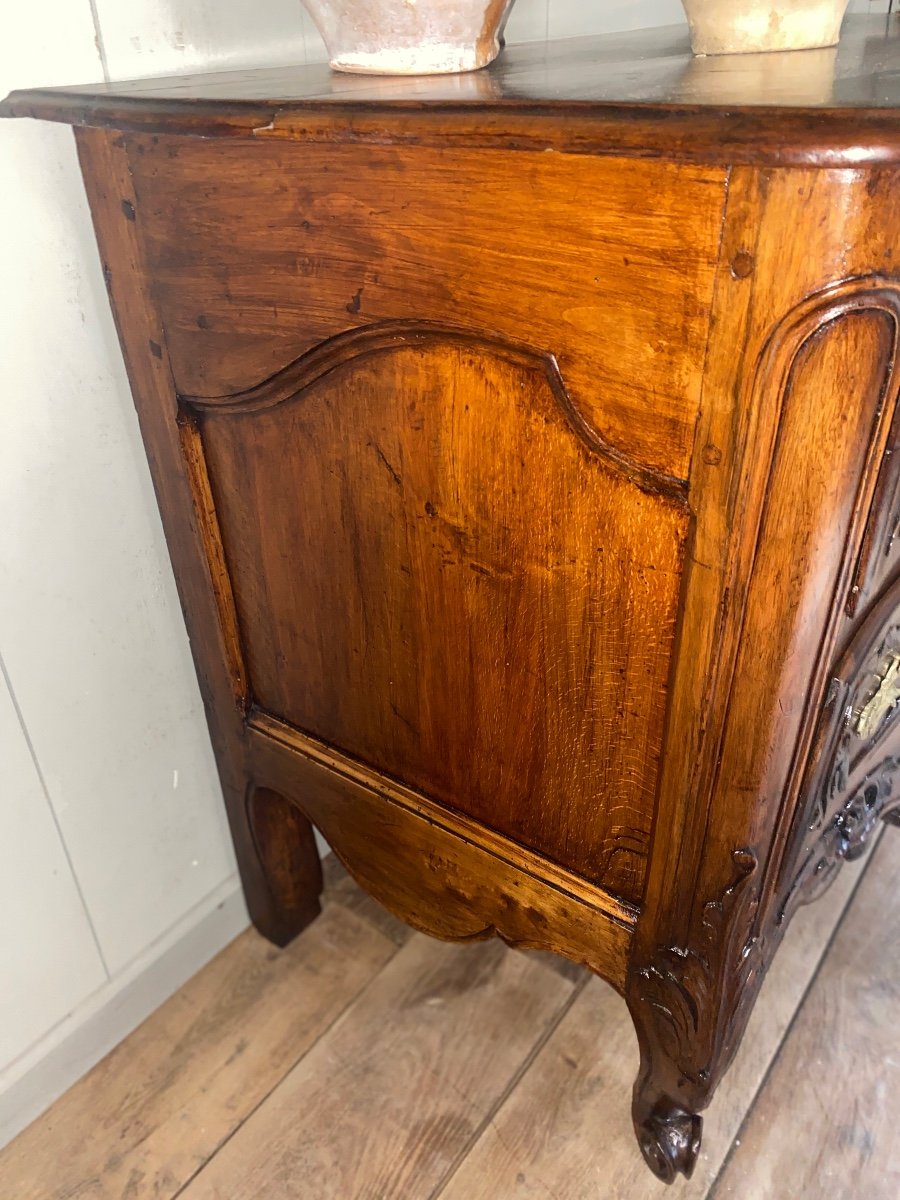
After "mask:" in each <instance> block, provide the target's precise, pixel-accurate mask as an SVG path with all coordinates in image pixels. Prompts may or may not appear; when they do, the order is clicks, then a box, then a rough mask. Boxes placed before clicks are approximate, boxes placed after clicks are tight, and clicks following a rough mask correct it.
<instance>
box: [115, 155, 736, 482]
mask: <svg viewBox="0 0 900 1200" xmlns="http://www.w3.org/2000/svg"><path fill="white" fill-rule="evenodd" d="M125 144H126V146H127V151H128V158H129V169H130V172H131V176H132V185H133V187H134V189H135V194H136V197H137V199H136V204H135V219H136V221H137V223H138V225H139V227H140V231H141V236H142V238H143V240H144V245H145V247H146V251H145V252H146V255H147V267H148V270H149V272H150V273H151V275H152V278H153V292H154V296H155V298H156V300H157V303H158V306H159V312H160V318H161V320H162V321H163V323H164V325H165V328H166V336H167V342H168V350H169V355H170V357H171V361H172V369H173V374H174V378H175V383H176V386H177V388H178V390H179V391H180V392H181V393H182V394H186V395H200V396H218V395H225V394H233V393H235V392H240V391H242V390H244V389H247V388H253V387H254V386H255V385H257V384H259V383H260V382H261V381H262V380H264V379H267V378H268V377H269V376H271V375H273V374H274V373H275V372H277V371H279V370H281V369H282V368H285V367H287V366H288V365H289V364H290V363H292V362H293V361H294V360H296V359H297V358H299V357H300V355H301V354H303V353H304V352H305V351H309V350H311V349H313V348H318V353H319V355H320V356H321V355H322V353H323V350H324V345H323V344H325V343H327V339H328V338H330V337H333V336H335V335H336V334H341V333H345V332H346V331H348V330H351V329H358V328H362V329H368V330H371V328H372V326H373V325H377V324H378V323H379V322H382V321H407V322H410V332H412V333H415V332H416V326H417V325H418V324H419V323H420V322H424V323H426V326H427V324H428V323H432V324H433V323H435V322H437V323H440V324H442V325H445V326H448V327H450V328H451V329H458V330H459V331H460V333H461V334H462V335H465V334H466V333H469V334H470V335H471V336H472V341H473V349H474V347H475V346H477V345H478V343H479V342H481V344H483V343H484V341H485V340H489V339H490V337H491V335H493V336H494V337H497V336H498V335H499V337H500V338H502V339H503V340H505V341H506V342H508V343H512V344H514V345H517V346H520V347H522V348H523V349H524V350H525V351H526V352H529V353H530V354H531V355H532V356H537V355H543V356H544V357H547V356H552V358H553V360H555V361H554V363H553V370H554V371H556V370H558V372H559V375H560V377H561V378H560V383H559V386H560V387H561V388H564V389H565V390H566V392H567V393H568V395H569V397H570V401H571V404H572V406H573V408H574V409H575V411H576V412H577V413H578V414H579V415H580V416H581V417H582V418H583V419H584V420H585V421H586V422H587V423H588V425H590V426H591V428H592V429H594V430H595V431H596V433H597V435H598V437H599V439H600V440H602V442H603V443H604V444H605V445H607V446H609V447H610V448H611V449H612V450H614V451H617V452H618V453H619V454H620V455H621V456H622V457H623V458H624V460H625V461H626V462H627V463H632V464H634V465H635V466H636V467H637V468H644V469H645V470H647V471H649V472H655V473H656V474H657V475H660V476H662V477H663V478H662V479H661V480H660V483H661V484H662V485H665V484H666V483H667V482H669V481H670V480H671V479H675V480H677V479H684V478H686V476H687V473H688V462H689V457H690V449H691V441H692V437H693V428H694V422H695V420H696V416H697V408H698V404H699V395H700V381H701V376H702V366H703V356H704V349H705V345H706V333H707V324H708V320H709V303H710V295H711V290H712V279H713V273H714V269H715V256H716V250H717V247H718V237H719V230H720V226H721V215H722V208H723V204H724V183H725V171H724V170H723V169H722V168H714V167H692V166H677V165H670V164H667V163H645V162H641V161H638V160H629V159H625V160H616V159H612V160H611V159H606V158H591V157H583V156H567V157H563V158H559V157H558V156H555V155H547V154H543V153H529V152H524V151H508V152H505V153H504V152H500V151H498V152H496V153H492V154H489V155H485V154H484V153H483V152H481V151H478V150H469V151H466V150H462V149H460V150H455V151H452V152H451V151H448V150H439V149H431V148H426V147H416V148H413V149H410V150H406V149H403V148H400V147H394V146H385V147H381V148H377V147H372V148H370V149H368V150H367V151H366V152H365V157H364V165H363V160H361V158H360V153H361V152H360V150H359V149H358V148H355V147H333V146H314V145H307V144H304V145H301V146H298V145H295V144H293V143H290V142H268V143H262V142H255V143H248V142H245V141H227V142H220V141H211V142H204V141H195V140H189V141H185V139H184V138H177V137H176V138H166V137H161V138H150V137H139V136H129V137H127V138H126V139H125ZM248 156H249V161H252V162H253V164H254V167H253V170H252V171H250V172H248V171H247V169H246V164H247V162H248ZM236 180H238V181H240V182H239V186H235V181H236ZM273 180H277V186H274V187H273V186H272V181H273ZM175 181H177V185H176V183H175ZM648 191H652V192H653V195H654V202H653V205H652V207H650V208H647V207H646V206H644V205H642V204H641V201H642V199H643V197H645V196H646V195H647V194H648ZM573 197H576V198H577V197H580V198H581V199H580V201H579V200H577V199H574V200H573ZM500 283H502V289H501V293H500V294H498V284H500ZM351 346H352V343H351V344H350V346H348V347H347V348H348V349H349V348H350V347H351ZM339 348H340V347H337V348H336V350H337V349H339ZM354 348H355V347H354ZM337 358H338V355H337V353H335V354H334V355H333V356H332V358H331V360H330V361H328V365H329V366H331V367H333V366H335V365H336V362H335V360H336V359H337ZM317 365H318V364H317ZM321 365H323V366H324V363H323V364H321ZM384 369H387V367H386V363H385V361H384V359H383V360H382V361H381V362H380V363H379V364H378V367H373V370H384ZM387 384H388V380H387V379H386V380H385V381H384V386H386V385H387ZM515 386H517V384H516V385H515ZM648 395H649V396H652V398H653V403H652V405H649V406H648V404H647V397H648ZM497 427H498V429H502V428H503V424H502V420H501V421H500V422H499V423H498V426H497ZM667 477H668V478H667ZM651 481H652V477H651Z"/></svg>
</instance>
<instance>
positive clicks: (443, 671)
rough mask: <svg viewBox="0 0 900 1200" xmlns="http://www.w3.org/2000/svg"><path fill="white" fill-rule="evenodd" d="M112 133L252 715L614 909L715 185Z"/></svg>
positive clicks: (527, 161) (690, 414)
mask: <svg viewBox="0 0 900 1200" xmlns="http://www.w3.org/2000/svg"><path fill="white" fill-rule="evenodd" d="M129 144H130V154H131V161H132V168H133V177H134V183H135V193H136V197H137V204H136V206H135V214H134V217H135V221H136V223H137V230H138V233H139V235H140V236H141V238H142V240H143V241H144V244H145V247H146V252H147V257H148V260H149V262H150V263H151V264H152V276H153V281H154V282H153V287H154V289H155V293H156V298H157V303H158V306H159V309H160V312H161V314H162V317H163V320H164V323H165V327H166V340H167V348H168V350H169V353H170V355H171V357H172V362H173V370H174V372H175V377H176V384H177V386H178V388H179V390H180V392H181V393H182V408H183V413H184V421H185V425H184V428H185V431H186V433H185V436H186V437H187V439H188V441H189V443H190V449H189V456H190V457H191V459H192V461H193V462H194V464H195V487H196V488H197V489H198V492H199V493H202V494H205V495H208V496H209V497H210V501H211V505H212V508H213V510H214V523H215V526H216V536H217V537H218V538H220V539H221V561H222V563H223V565H224V569H225V571H226V573H227V577H228V581H229V587H230V591H231V593H232V595H233V602H234V612H235V616H236V630H237V633H238V638H239V642H240V649H241V654H242V658H243V662H242V669H243V670H245V671H246V678H247V680H248V694H249V698H250V700H251V702H252V703H253V704H255V705H256V706H257V707H258V708H259V709H261V710H262V711H264V712H266V713H269V714H270V715H272V716H273V717H276V718H278V719H279V720H282V721H284V722H287V723H288V724H290V725H292V726H294V727H295V728H297V729H299V730H301V731H303V732H304V733H307V734H309V735H311V736H313V737H314V738H316V739H317V740H319V741H321V742H323V743H325V744H327V745H331V746H334V747H336V748H337V749H339V750H340V751H342V752H344V753H346V754H349V755H351V756H352V757H354V758H355V759H357V760H358V761H360V762H362V763H365V764H367V765H369V766H371V767H374V768H375V769H376V770H379V771H381V772H383V773H384V774H385V775H387V776H389V777H392V778H394V779H396V780H399V781H401V782H403V783H404V784H407V785H409V786H411V787H413V788H416V789H418V790H419V791H420V792H422V793H423V794H424V795H425V796H427V797H429V798H431V799H433V800H436V801H437V802H439V803H440V804H443V805H445V806H446V807H447V808H449V809H453V810H456V811H458V812H460V813H462V814H465V815H466V816H468V817H471V818H474V819H475V820H477V821H479V822H481V823H483V825H484V826H486V827H488V828H490V829H493V830H496V831H498V832H500V833H501V834H504V835H506V836H509V837H510V838H512V839H513V840H514V841H516V842H518V843H520V844H521V845H523V846H525V847H528V848H530V849H532V850H534V851H536V852H537V853H538V854H541V855H544V856H545V857H547V858H549V859H550V860H552V861H554V862H556V863H559V864H560V865H562V866H563V867H566V868H568V869H570V870H572V871H574V872H576V873H577V874H578V875H580V876H581V877H583V878H584V879H587V880H590V881H592V882H594V883H596V884H599V885H601V886H602V887H603V888H604V889H605V890H607V891H609V892H611V893H613V894H615V895H617V896H619V897H621V898H623V899H625V900H627V901H631V902H634V903H638V902H639V901H640V898H641V894H642V889H643V879H644V869H645V860H646V855H647V847H648V843H649V837H650V831H651V828H652V823H653V814H654V805H655V791H656V779H657V772H658V767H659V757H660V746H661V739H662V728H663V720H664V714H665V707H666V697H667V680H668V675H669V670H670V662H671V655H672V648H673V644H674V637H675V629H676V624H677V612H678V602H679V596H680V590H681V573H682V563H683V559H684V554H685V548H686V545H687V540H688V536H689V529H690V511H689V507H688V504H687V499H686V494H685V491H686V489H685V487H684V485H683V483H681V482H680V479H681V477H683V476H684V475H685V474H686V469H687V461H688V456H689V447H690V442H691V438H692V436H693V424H694V422H695V420H696V412H697V403H698V394H699V380H700V374H701V368H702V354H703V346H704V344H705V337H706V325H707V321H708V315H709V304H710V295H711V280H712V270H713V268H712V262H713V259H714V257H715V252H716V244H715V239H716V237H717V227H718V221H719V217H720V212H721V204H722V195H723V189H722V174H721V172H717V171H715V170H709V169H703V170H700V169H689V170H687V171H684V172H682V171H680V170H679V169H677V168H675V167H670V166H667V165H664V164H655V165H653V164H642V163H626V162H619V163H610V162H606V161H602V160H582V159H577V158H566V157H565V156H554V158H553V161H552V162H551V161H550V159H549V158H548V156H535V155H532V154H529V153H521V154H507V153H496V154H495V153H479V154H469V153H463V152H454V154H446V155H445V154H441V153H439V152H437V151H435V150H433V149H425V148H420V149H415V150H404V151H402V152H401V151H399V150H395V149H391V148H388V149H382V148H372V147H367V148H365V149H364V150H362V149H350V148H341V147H332V148H330V149H329V150H328V152H327V154H325V153H324V151H323V148H322V147H316V146H297V145H294V146H272V145H271V144H267V145H259V144H248V143H233V144H232V143H227V144H223V143H220V144H218V145H217V146H216V147H215V162H213V161H212V159H211V158H210V154H211V151H210V149H209V147H207V146H206V145H205V144H204V143H203V142H200V141H197V140H194V139H149V138H136V139H131V140H130V143H129ZM503 189H505V192H503ZM501 192H502V193H503V195H504V196H505V200H504V204H501V203H500V196H501ZM639 195H640V196H642V197H643V199H642V200H641V204H640V207H639V208H637V210H635V207H634V206H635V203H636V202H637V198H638V196H639ZM649 195H653V196H655V197H656V200H655V201H654V204H653V205H649V204H648V203H647V202H646V197H647V196H649ZM579 196H581V197H583V198H584V202H582V201H581V200H579ZM628 196H630V197H631V201H630V202H629V201H628V199H627V197H628ZM588 197H590V202H589V203H588ZM628 203H631V205H632V213H631V218H630V222H629V223H628V227H627V228H626V227H625V225H623V222H625V221H626V213H625V206H626V205H627V204H628ZM504 207H505V210H506V220H505V221H500V220H499V219H498V214H499V213H500V211H501V209H503V208H504ZM511 213H514V214H515V218H516V219H515V220H514V221H513V223H512V227H510V223H509V216H510V214H511ZM501 226H503V227H501ZM273 367H277V368H278V369H277V370H275V372H274V374H273V373H272V368H273Z"/></svg>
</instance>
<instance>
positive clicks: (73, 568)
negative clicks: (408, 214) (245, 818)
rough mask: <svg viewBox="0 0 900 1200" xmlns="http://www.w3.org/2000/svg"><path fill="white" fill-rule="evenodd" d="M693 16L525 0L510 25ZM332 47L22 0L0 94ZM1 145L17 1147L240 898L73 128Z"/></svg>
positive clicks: (565, 29) (8, 980)
mask: <svg viewBox="0 0 900 1200" xmlns="http://www.w3.org/2000/svg"><path fill="white" fill-rule="evenodd" d="M856 7H857V8H862V9H864V10H869V11H874V10H886V8H887V0H878V3H873V4H868V3H866V0H857V3H856ZM681 20H682V10H681V7H680V3H679V0H605V2H596V3H592V4H585V3H584V2H583V0H518V3H517V6H516V8H515V10H514V12H513V16H512V19H511V20H510V23H509V26H508V30H507V38H508V40H509V41H511V42H512V41H517V40H519V41H526V40H534V39H540V38H543V37H545V36H548V35H549V36H551V37H568V36H576V35H578V34H582V33H596V32H604V31H612V30H619V29H628V28H637V27H641V26H644V25H658V24H667V23H670V22H676V21H681ZM323 57H324V48H323V46H322V43H321V41H320V39H319V37H318V35H317V33H316V31H315V29H314V27H313V25H312V22H311V21H310V20H309V18H308V16H307V15H306V13H305V10H304V9H303V8H302V5H301V3H300V0H29V3H28V4H22V5H16V6H12V5H6V6H4V15H3V39H2V42H0V93H2V92H5V91H6V90H8V89H11V88H13V87H24V86H29V85H37V84H54V83H77V82H90V81H91V80H95V79H100V78H103V77H104V76H105V77H106V78H109V79H122V78H130V77H134V76H139V75H152V74H162V73H169V72H176V71H184V70H196V69H198V68H201V69H215V68H216V67H217V66H221V65H226V64H227V65H237V64H251V65H252V64H261V63H286V62H303V61H314V60H320V59H322V58H323ZM0 164H2V165H0V171H2V181H3V186H2V187H0V331H2V333H0V348H2V361H3V364H4V378H5V380H6V384H5V387H4V390H3V394H2V398H0V404H2V414H3V415H2V437H0V513H2V518H0V656H2V664H3V670H2V673H0V772H2V774H0V914H2V916H0V922H2V923H0V1143H2V1142H3V1141H4V1140H5V1138H7V1137H9V1136H12V1134H13V1133H15V1132H16V1130H17V1129H18V1128H21V1127H22V1126H23V1125H24V1124H26V1123H27V1121H28V1120H30V1119H31V1118H32V1117H33V1116H34V1115H36V1114H37V1113H38V1112H39V1111H40V1110H41V1109H42V1108H43V1107H44V1106H45V1105H46V1104H48V1103H49V1102H50V1101H51V1100H52V1099H53V1098H54V1096H55V1095H57V1094H58V1093H59V1092H60V1091H61V1090H63V1089H64V1088H65V1087H66V1086H68V1085H69V1084H70V1083H71V1082H72V1081H73V1080H74V1079H75V1078H76V1077H77V1076H78V1074H80V1073H81V1072H82V1071H83V1070H86V1069H87V1068H88V1067H89V1066H90V1065H91V1063H92V1062H93V1061H96V1059H97V1058H98V1057H100V1055H102V1054H103V1053H105V1051H106V1050H107V1049H109V1048H110V1047H111V1046H112V1045H114V1044H115V1042H116V1041H117V1040H119V1038H121V1037H122V1036H124V1034H125V1033H126V1032H127V1031H128V1030H129V1029H130V1028H132V1027H133V1026H134V1025H135V1024H136V1023H137V1022H138V1021H140V1020H141V1019H142V1018H143V1016H145V1015H146V1013H147V1012H149V1011H150V1010H151V1009H152V1008H153V1007H155V1005H156V1004H158V1003H160V1002H161V1001H162V1000H163V999H164V998H165V996H166V995H167V994H169V993H170V992H171V991H172V990H174V989H175V988H176V987H178V986H179V984H180V983H181V982H182V981H183V980H184V979H185V978H186V977H187V976H188V975H189V974H191V973H192V972H193V971H194V970H196V969H197V968H198V967H199V966H200V965H201V964H202V962H203V961H205V959H206V958H208V957H209V956H210V955H211V954H213V953H215V951H216V950H217V949H219V947H220V946H221V945H223V944H224V943H225V942H226V941H227V940H228V939H229V938H230V937H232V936H233V935H234V934H235V933H236V932H237V931H238V930H239V929H240V928H241V927H242V926H243V924H244V923H245V921H246V916H245V913H244V909H243V905H242V903H241V900H240V896H239V893H238V887H237V878H236V875H235V868H234V861H233V857H232V852H231V847H230V843H229V840H228V836H227V831H226V826H225V820H224V815H223V811H222V806H221V798H220V795H219V789H218V785H217V781H216V776H215V768H214V764H213V761H212V755H211V752H210V748H209V741H208V737H207V733H206V727H205V724H204V721H203V714H202V709H201V704H200V697H199V693H198V689H197V684H196V680H195V678H194V673H193V667H192V664H191V661H190V655H189V651H188V644H187V638H186V635H185V630H184V625H183V622H182V618H181V613H180V610H179V607H178V602H177V598H176V594H175V588H174V582H173V579H172V573H171V569H170V566H169V561H168V556H167V554H166V550H165V545H164V542H163V537H162V530H161V527H160V523H159V518H158V516H157V513H156V508H155V504H154V501H153V496H152V490H151V487H150V480H149V475H148V472H147V467H146V464H145V461H144V455H143V451H142V448H141V445H140V439H139V435H138V430H137V423H136V419H135V416H134V412H133V408H132V404H131V399H130V395H129V392H128V386H127V382H126V379H125V374H124V370H123V367H122V362H121V358H120V354H119V350H118V346H117V343H116V339H115V334H114V331H113V326H112V320H111V318H110V314H109V310H108V307H107V302H106V295H105V291H104V287H103V282H102V278H101V274H100V269H99V264H98V259H97V255H96V249H95V246H94V241H93V235H92V231H91V228H90V222H89V217H88V212H87V206H86V203H85V201H84V196H83V191H82V186H81V180H80V176H79V174H78V169H77V164H76V160H75V153H74V146H73V141H72V137H71V133H70V131H69V130H68V129H66V128H63V127H60V126H49V125H39V124H36V123H33V122H3V123H0Z"/></svg>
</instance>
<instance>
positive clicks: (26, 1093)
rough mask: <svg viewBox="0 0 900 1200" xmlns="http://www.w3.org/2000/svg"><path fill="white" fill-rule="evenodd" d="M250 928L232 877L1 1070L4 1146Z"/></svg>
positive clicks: (1, 1138) (0, 1133) (1, 1135)
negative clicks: (247, 927) (244, 930)
mask: <svg viewBox="0 0 900 1200" xmlns="http://www.w3.org/2000/svg"><path fill="white" fill-rule="evenodd" d="M247 923H248V918H247V910H246V908H245V906H244V898H243V895H242V893H241V890H240V884H239V882H238V879H237V876H231V877H229V878H228V879H226V880H225V881H224V882H223V883H222V884H220V886H219V887H218V888H216V890H215V891H214V892H211V893H210V895H209V896H207V897H206V898H205V899H204V900H203V901H201V903H200V904H198V905H197V906H196V907H195V908H193V909H191V911H190V912H189V913H187V914H186V915H185V916H184V917H183V918H182V919H181V920H180V921H179V922H178V923H177V924H176V925H174V926H173V927H172V928H171V929H169V930H168V931H167V932H166V933H165V934H164V935H163V936H162V937H161V938H158V939H157V940H156V941H155V942H154V943H153V944H152V945H150V946H149V947H148V948H147V949H146V950H144V951H143V952H142V953H141V954H140V955H139V956H138V957H137V958H136V959H134V961H133V962H131V963H130V964H129V965H128V966H127V967H126V968H125V969H124V970H123V971H122V972H120V974H119V975H117V976H116V977H115V978H114V979H112V980H110V981H109V982H108V983H106V984H105V985H104V986H103V987H101V988H100V989H98V991H96V992H94V993H93V995H91V996H89V997H88V999H87V1000H85V1001H84V1002H83V1003H82V1004H81V1005H79V1007H78V1008H76V1009H74V1010H73V1011H72V1012H71V1013H69V1015H68V1016H67V1017H65V1018H64V1020H62V1021H61V1022H60V1023H59V1024H58V1025H56V1026H54V1028H53V1029H52V1030H50V1032H49V1033H48V1034H47V1035H46V1036H45V1037H43V1038H41V1040H40V1041H39V1042H37V1043H35V1044H34V1045H33V1046H31V1047H30V1049H29V1050H28V1051H27V1052H26V1053H25V1054H24V1055H22V1056H21V1057H19V1058H17V1059H16V1060H15V1061H14V1062H13V1063H11V1064H10V1065H9V1066H8V1067H6V1068H5V1069H4V1070H3V1071H2V1072H0V1146H4V1145H6V1143H7V1142H9V1141H11V1140H12V1139H13V1138H14V1137H15V1136H16V1134H17V1133H19V1132H20V1131H21V1130H22V1129H24V1128H25V1126H26V1125H29V1124H30V1123H31V1122H32V1121H33V1120H34V1119H35V1118H36V1117H38V1116H40V1114H41V1113H42V1112H43V1111H44V1110H45V1109H47V1108H49V1106H50V1105H51V1104H52V1103H53V1101H54V1100H56V1099H57V1097H59V1096H61V1095H62V1093H63V1092H64V1091H66V1090H67V1089H68V1088H70V1087H71V1086H72V1084H73V1083H75V1082H76V1081H77V1080H78V1079H80V1078H81V1076H82V1075H84V1074H85V1073H86V1072H87V1071H89V1070H90V1069H91V1067H92V1066H94V1064H95V1063H98V1062H99V1061H100V1059H101V1058H103V1057H104V1055H106V1054H108V1053H109V1052H110V1050H112V1049H113V1047H114V1046H116V1045H118V1043H119V1042H120V1041H121V1040H122V1039H123V1038H124V1037H127V1035H128V1034H129V1033H131V1031H132V1030H133V1029H135V1028H136V1027H137V1026H138V1025H140V1023H141V1022H142V1021H144V1020H145V1019H146V1018H147V1017H148V1016H149V1015H150V1014H151V1013H152V1012H153V1011H154V1009H156V1008H158V1007H159V1006H160V1004H162V1003H163V1002H164V1001H165V1000H167V999H168V998H169V996H171V995H172V993H173V992H175V991H177V990H178V988H180V987H181V985H182V984H183V983H184V982H185V981H186V980H188V979H189V978H190V977H191V975H193V974H195V972H197V971H199V969H200V968H201V967H202V966H203V965H204V964H205V963H207V962H209V960H210V959H211V958H213V957H214V956H215V955H216V954H218V952H219V951H220V950H221V949H223V947H225V946H227V945H228V943H229V942H230V941H231V940H232V939H233V938H235V937H236V936H237V935H238V934H239V933H240V932H241V930H243V929H245V928H246V926H247Z"/></svg>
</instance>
